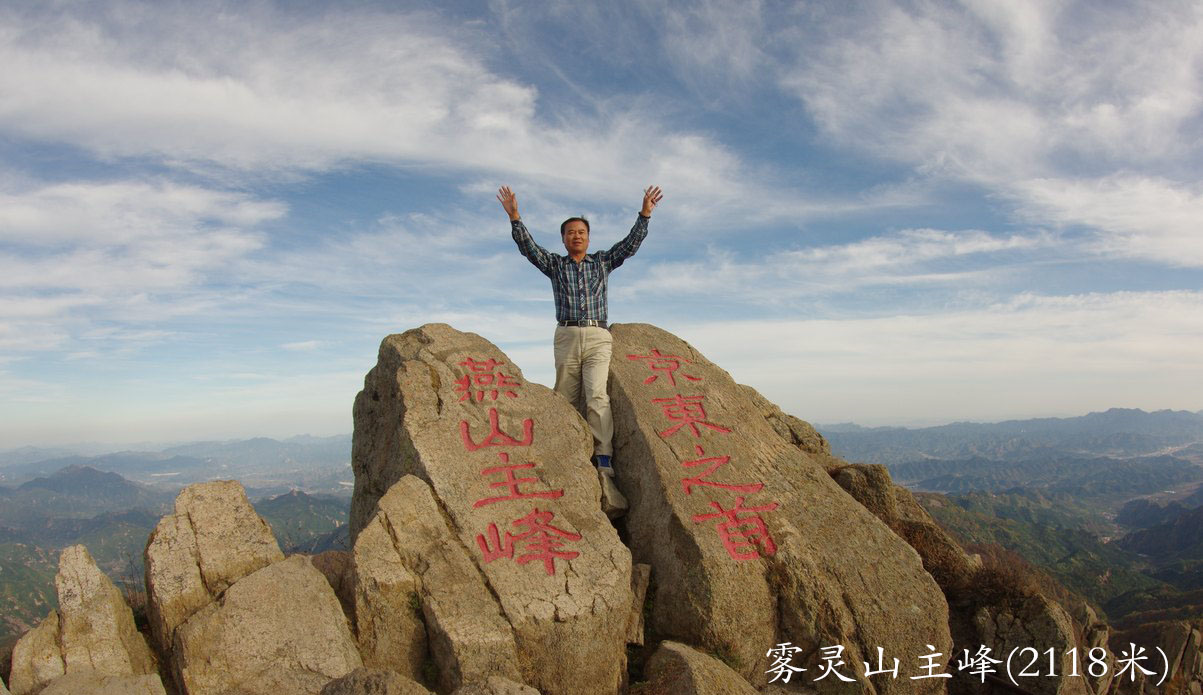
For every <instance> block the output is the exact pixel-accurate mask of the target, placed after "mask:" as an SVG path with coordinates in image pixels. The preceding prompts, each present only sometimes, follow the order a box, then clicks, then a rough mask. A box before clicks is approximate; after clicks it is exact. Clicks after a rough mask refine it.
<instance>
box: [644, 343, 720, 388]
mask: <svg viewBox="0 0 1203 695" xmlns="http://www.w3.org/2000/svg"><path fill="white" fill-rule="evenodd" d="M627 359H628V360H647V366H648V367H650V368H651V370H652V371H653V372H664V376H666V377H668V382H669V383H670V384H672V385H673V386H676V385H677V378H676V376H674V372H676V371H677V370H678V369H680V368H681V363H682V362H685V363H688V364H693V361H692V360H687V359H685V358H684V357H681V356H679V355H662V354H660V350H659V349H656V348H653V349H652V354H650V355H627ZM681 376H683V377H685V378H686V379H689V380H690V381H701V380H702V378H701V377H699V376H690V375H689V374H686V373H685V372H681ZM659 377H660V375H659V374H653V375H651V376H649V377H648V378H646V379H644V380H643V383H645V384H650V383H652V382H653V381H655V380H656V379H658V378H659Z"/></svg>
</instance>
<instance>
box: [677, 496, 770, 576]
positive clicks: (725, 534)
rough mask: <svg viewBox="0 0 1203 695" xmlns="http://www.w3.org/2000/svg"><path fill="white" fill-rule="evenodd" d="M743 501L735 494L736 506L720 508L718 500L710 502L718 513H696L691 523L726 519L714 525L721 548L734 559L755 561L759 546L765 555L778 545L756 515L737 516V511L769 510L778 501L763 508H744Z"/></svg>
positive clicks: (758, 555) (758, 554)
mask: <svg viewBox="0 0 1203 695" xmlns="http://www.w3.org/2000/svg"><path fill="white" fill-rule="evenodd" d="M743 504H744V498H743V497H736V498H735V506H734V507H731V508H730V509H723V508H722V506H721V505H720V504H719V503H718V502H711V503H710V506H711V507H714V508H715V509H717V510H718V512H717V513H713V514H698V515H696V516H694V517H693V522H694V523H695V524H700V523H701V522H703V521H709V520H711V519H724V520H725V521H723V522H722V523H720V524H719V525H718V527H717V528H718V535H719V537H720V538H722V539H723V547H724V548H726V549H727V554H728V555H730V556H731V557H732V558H734V559H736V560H741V561H742V560H755V559H756V558H758V557H760V550H759V549H758V546H759V548H762V549H763V550H764V554H765V555H772V554H773V553H776V552H777V546H776V545H775V544H774V543H773V538H772V536H770V535H769V529H768V527H767V526H765V525H764V519H761V518H760V515H759V514H752V515H751V516H743V517H740V516H737V515H738V514H739V513H740V512H768V511H772V510H774V509H776V508H777V503H776V502H770V503H768V504H766V505H764V506H762V507H745V506H743Z"/></svg>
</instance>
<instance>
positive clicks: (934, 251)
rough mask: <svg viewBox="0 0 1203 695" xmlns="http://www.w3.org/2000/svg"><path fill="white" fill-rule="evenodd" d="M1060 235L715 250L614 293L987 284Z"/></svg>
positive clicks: (803, 291) (925, 233) (817, 291)
mask: <svg viewBox="0 0 1203 695" xmlns="http://www.w3.org/2000/svg"><path fill="white" fill-rule="evenodd" d="M1059 244H1060V241H1059V240H1058V239H1057V238H1056V237H1054V236H1052V235H1049V234H1044V233H1032V234H1012V235H1008V236H1001V235H994V234H990V233H988V232H985V231H982V230H961V231H948V230H937V229H904V230H900V231H898V232H893V233H888V234H882V235H878V236H873V237H868V238H865V239H862V240H859V241H855V242H851V243H847V244H833V245H826V246H812V247H806V248H799V249H793V250H771V251H769V252H767V253H764V254H757V255H754V256H751V257H746V258H737V257H735V256H734V255H733V254H731V253H729V252H727V251H723V250H719V249H711V250H710V252H709V253H708V254H707V255H706V256H704V257H702V258H699V259H696V260H689V261H667V262H660V263H654V264H653V265H652V267H651V268H649V269H648V270H647V271H646V272H645V273H644V274H643V275H642V276H641V277H640V278H639V279H637V280H635V281H634V282H631V283H629V286H627V285H624V286H620V287H619V288H618V289H617V290H616V295H617V296H620V297H630V296H633V295H637V294H640V293H651V294H656V293H660V292H671V293H673V295H674V296H689V295H692V296H694V297H695V298H696V297H704V296H707V295H714V296H718V295H722V296H725V297H728V298H730V297H738V296H743V297H746V298H747V299H748V300H749V301H756V302H761V303H765V304H772V305H779V304H783V303H790V302H794V301H797V300H799V299H803V298H811V299H813V298H819V297H832V296H848V295H852V294H854V293H856V292H857V291H859V290H862V289H864V288H866V287H894V288H904V287H913V286H944V287H949V286H953V285H956V284H969V283H973V282H976V283H978V284H981V283H982V282H983V281H985V280H986V278H987V276H990V275H998V274H999V273H1002V272H1005V270H1004V269H1005V267H1006V264H1007V263H1008V259H1010V262H1015V263H1026V262H1030V260H1031V254H1032V253H1033V252H1037V251H1040V250H1042V249H1047V248H1049V247H1054V246H1057V245H1059Z"/></svg>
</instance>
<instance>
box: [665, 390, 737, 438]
mask: <svg viewBox="0 0 1203 695" xmlns="http://www.w3.org/2000/svg"><path fill="white" fill-rule="evenodd" d="M702 398H703V396H682V395H680V394H677V395H676V396H673V397H672V398H653V399H652V403H659V404H660V407H661V408H663V409H664V415H665V417H667V418H668V419H669V420H672V421H673V422H676V423H677V424H675V425H673V426H672V427H669V428H668V429H666V430H664V431H663V432H661V433H660V436H661V437H668V436H671V435H673V434H676V432H677V430H679V429H681V428H682V427H684V426H686V425H689V427H690V429H692V430H693V436H695V437H701V436H702V432H701V430H699V429H698V425H702V426H704V427H709V428H710V429H712V430H714V431H716V432H722V433H723V434H729V433H730V432H731V430H729V429H727V428H726V427H723V426H721V425H716V424H714V423H713V422H708V421H707V420H706V408H705V407H704V406H703V405H702Z"/></svg>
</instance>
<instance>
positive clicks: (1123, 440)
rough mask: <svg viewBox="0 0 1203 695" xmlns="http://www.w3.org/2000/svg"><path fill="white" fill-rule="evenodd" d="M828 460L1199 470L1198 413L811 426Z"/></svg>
mask: <svg viewBox="0 0 1203 695" xmlns="http://www.w3.org/2000/svg"><path fill="white" fill-rule="evenodd" d="M817 429H818V430H819V431H820V432H821V433H822V434H823V436H824V437H826V438H827V440H828V441H829V442H830V443H831V449H832V453H834V454H835V455H836V456H840V457H841V458H846V459H848V460H850V461H863V462H865V463H884V464H886V465H892V464H897V463H904V462H909V461H919V460H923V459H930V458H935V459H962V460H964V459H973V458H976V457H981V458H987V459H995V460H1017V459H1032V458H1038V457H1041V456H1044V455H1046V454H1048V453H1050V452H1058V453H1062V454H1075V455H1079V456H1086V457H1090V456H1106V457H1112V458H1128V457H1134V456H1156V455H1162V454H1170V455H1174V456H1177V457H1179V458H1183V459H1186V460H1193V461H1195V462H1197V463H1203V412H1188V411H1184V410H1158V411H1155V412H1151V413H1150V412H1145V411H1143V410H1137V409H1130V408H1112V409H1110V410H1107V411H1105V412H1097V413H1090V414H1088V415H1083V416H1081V417H1070V418H1036V419H1031V420H1008V421H1006V422H996V423H988V424H986V423H973V422H956V423H952V424H949V425H940V426H938V427H924V428H919V429H905V428H900V427H860V426H858V425H848V424H844V425H818V426H817Z"/></svg>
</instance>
